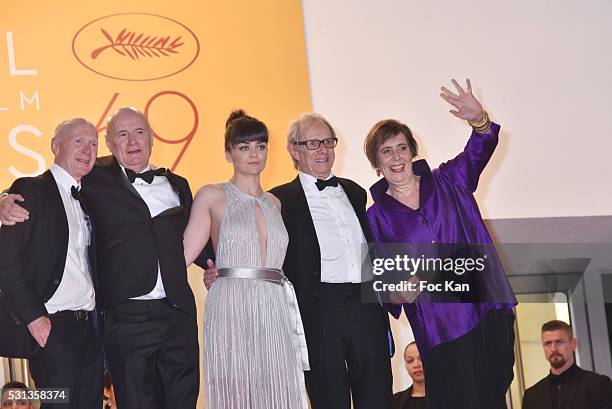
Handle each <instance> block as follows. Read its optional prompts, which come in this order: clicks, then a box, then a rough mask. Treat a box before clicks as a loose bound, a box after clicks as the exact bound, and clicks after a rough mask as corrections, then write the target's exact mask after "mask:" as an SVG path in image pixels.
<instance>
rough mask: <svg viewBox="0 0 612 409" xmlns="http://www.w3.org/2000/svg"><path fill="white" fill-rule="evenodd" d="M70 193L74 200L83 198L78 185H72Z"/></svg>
mask: <svg viewBox="0 0 612 409" xmlns="http://www.w3.org/2000/svg"><path fill="white" fill-rule="evenodd" d="M70 194H71V195H72V198H73V199H74V200H79V201H80V200H81V190H80V189H79V188H78V187H76V186H72V187H71V188H70Z"/></svg>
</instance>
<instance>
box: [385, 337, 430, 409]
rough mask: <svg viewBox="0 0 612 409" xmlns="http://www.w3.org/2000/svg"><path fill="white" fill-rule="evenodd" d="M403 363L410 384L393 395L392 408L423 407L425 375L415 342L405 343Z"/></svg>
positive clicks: (422, 408) (415, 408)
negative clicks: (410, 380)
mask: <svg viewBox="0 0 612 409" xmlns="http://www.w3.org/2000/svg"><path fill="white" fill-rule="evenodd" d="M404 363H405V364H406V370H407V371H408V375H409V376H410V379H412V385H411V386H410V387H409V388H408V389H406V390H405V391H402V392H398V393H396V394H394V395H393V409H425V399H426V398H425V375H424V373H423V365H422V363H421V355H420V354H419V349H418V348H417V346H416V342H414V341H412V342H411V343H409V344H408V345H406V349H405V350H404Z"/></svg>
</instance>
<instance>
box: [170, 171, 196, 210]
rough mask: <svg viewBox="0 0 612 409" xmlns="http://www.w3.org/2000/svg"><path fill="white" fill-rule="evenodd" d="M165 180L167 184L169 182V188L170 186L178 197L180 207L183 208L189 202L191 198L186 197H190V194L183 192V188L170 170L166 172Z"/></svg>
mask: <svg viewBox="0 0 612 409" xmlns="http://www.w3.org/2000/svg"><path fill="white" fill-rule="evenodd" d="M166 178H167V179H168V182H170V186H172V189H174V191H175V192H176V194H177V195H178V197H179V201H180V203H181V206H185V205H186V204H188V203H189V202H191V197H187V196H188V195H189V196H191V193H190V192H186V191H185V189H184V188H183V186H182V185H181V184H180V183H179V179H178V178H177V177H176V175H175V174H174V173H172V172H171V171H170V170H167V171H166Z"/></svg>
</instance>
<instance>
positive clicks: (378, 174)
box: [376, 168, 380, 176]
mask: <svg viewBox="0 0 612 409" xmlns="http://www.w3.org/2000/svg"><path fill="white" fill-rule="evenodd" d="M376 176H380V169H378V168H376Z"/></svg>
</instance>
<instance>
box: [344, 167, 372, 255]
mask: <svg viewBox="0 0 612 409" xmlns="http://www.w3.org/2000/svg"><path fill="white" fill-rule="evenodd" d="M338 183H339V184H340V186H342V189H344V192H345V193H346V197H348V200H349V202H351V206H353V210H354V211H355V215H356V216H357V219H358V220H359V225H360V226H361V231H362V232H363V235H364V236H365V238H366V242H368V243H371V242H372V231H371V230H370V224H369V223H368V219H367V216H366V213H365V207H364V206H365V203H360V201H359V198H358V196H357V192H355V191H354V189H352V188H351V186H350V185H349V184H348V183H346V181H345V180H344V179H342V178H338Z"/></svg>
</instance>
